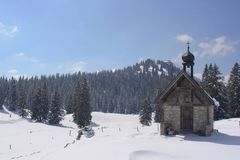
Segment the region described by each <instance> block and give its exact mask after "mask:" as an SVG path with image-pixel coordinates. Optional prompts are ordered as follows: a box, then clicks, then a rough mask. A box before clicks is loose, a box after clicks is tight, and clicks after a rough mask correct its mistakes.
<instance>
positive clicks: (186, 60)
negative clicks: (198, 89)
mask: <svg viewBox="0 0 240 160" xmlns="http://www.w3.org/2000/svg"><path fill="white" fill-rule="evenodd" d="M189 44H190V43H189V42H187V52H186V53H184V54H183V55H182V60H183V62H182V64H183V70H184V71H186V68H190V69H191V77H192V78H193V66H194V59H195V58H194V55H193V54H192V53H191V52H190V47H189Z"/></svg>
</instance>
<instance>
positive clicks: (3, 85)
mask: <svg viewBox="0 0 240 160" xmlns="http://www.w3.org/2000/svg"><path fill="white" fill-rule="evenodd" d="M7 90H8V85H7V79H5V78H1V79H0V110H2V109H3V108H2V106H3V104H4V101H5V99H6V97H7Z"/></svg>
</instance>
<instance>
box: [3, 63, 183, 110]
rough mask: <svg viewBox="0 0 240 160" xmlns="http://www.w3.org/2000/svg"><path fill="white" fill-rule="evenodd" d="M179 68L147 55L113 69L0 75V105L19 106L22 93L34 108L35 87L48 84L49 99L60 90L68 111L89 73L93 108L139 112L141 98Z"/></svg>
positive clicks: (153, 93)
mask: <svg viewBox="0 0 240 160" xmlns="http://www.w3.org/2000/svg"><path fill="white" fill-rule="evenodd" d="M178 72H179V69H178V68H177V67H176V66H175V65H174V64H173V63H171V62H163V61H154V60H150V59H147V60H145V61H141V62H139V63H136V64H135V65H132V66H128V67H126V68H123V69H118V70H113V71H112V70H110V71H100V72H95V73H80V72H79V73H75V74H64V75H60V74H56V75H50V76H41V77H31V78H23V77H20V78H19V79H17V80H15V79H10V80H8V79H5V78H0V106H1V105H2V104H3V103H5V105H6V106H9V107H10V108H12V110H15V109H18V108H16V107H17V104H15V103H17V100H18V99H17V97H19V96H23V97H24V99H26V104H27V108H28V109H31V107H32V101H33V97H34V94H35V93H36V90H37V89H38V88H42V87H43V86H44V85H46V87H47V92H48V93H47V95H48V100H49V101H50V100H51V98H52V97H51V96H52V95H53V93H54V91H55V90H57V91H58V92H59V94H60V95H61V100H62V102H61V103H62V105H63V106H64V107H65V109H66V110H67V112H68V113H72V102H73V94H74V92H75V88H76V84H77V83H79V81H80V80H81V79H82V77H83V76H86V78H87V81H88V85H89V90H90V96H91V97H90V101H91V106H92V109H93V110H94V111H102V112H108V113H125V114H132V113H138V111H139V108H138V107H139V103H140V102H141V100H142V99H143V98H146V97H147V96H149V97H150V99H151V101H153V100H154V98H155V97H156V95H157V94H158V93H159V92H161V91H162V90H163V89H164V88H166V86H167V85H168V84H169V82H170V81H171V80H172V79H173V78H174V77H175V76H176V74H177V73H178ZM20 91H21V92H22V95H20ZM13 95H14V96H13Z"/></svg>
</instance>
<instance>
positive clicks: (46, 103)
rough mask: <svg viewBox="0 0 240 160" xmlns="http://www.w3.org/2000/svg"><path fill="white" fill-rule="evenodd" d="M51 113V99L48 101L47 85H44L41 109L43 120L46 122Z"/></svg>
mask: <svg viewBox="0 0 240 160" xmlns="http://www.w3.org/2000/svg"><path fill="white" fill-rule="evenodd" d="M48 111H49V99H48V90H47V84H46V83H44V84H43V87H42V90H41V108H40V114H41V116H42V120H44V121H46V120H47V116H48Z"/></svg>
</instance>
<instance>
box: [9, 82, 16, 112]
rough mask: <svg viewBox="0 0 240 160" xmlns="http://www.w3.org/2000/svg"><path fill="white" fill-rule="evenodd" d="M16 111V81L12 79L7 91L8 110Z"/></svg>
mask: <svg viewBox="0 0 240 160" xmlns="http://www.w3.org/2000/svg"><path fill="white" fill-rule="evenodd" d="M16 109H17V81H16V80H15V79H14V78H12V80H11V83H10V89H9V110H10V111H16Z"/></svg>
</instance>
